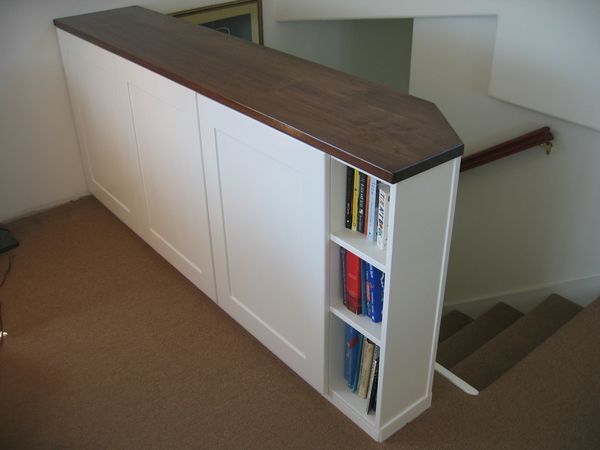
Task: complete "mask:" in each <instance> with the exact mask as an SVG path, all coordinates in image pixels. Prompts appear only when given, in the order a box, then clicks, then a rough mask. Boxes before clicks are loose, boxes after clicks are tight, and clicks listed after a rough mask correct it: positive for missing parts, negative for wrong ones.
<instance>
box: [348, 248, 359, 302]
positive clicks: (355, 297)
mask: <svg viewBox="0 0 600 450" xmlns="http://www.w3.org/2000/svg"><path fill="white" fill-rule="evenodd" d="M360 279H361V272H360V258H359V257H358V256H356V255H355V254H354V253H352V252H349V251H346V307H347V308H348V309H349V310H350V311H352V312H353V313H354V314H360V313H361V306H362V298H361V292H360V284H361V283H360Z"/></svg>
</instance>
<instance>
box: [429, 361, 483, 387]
mask: <svg viewBox="0 0 600 450" xmlns="http://www.w3.org/2000/svg"><path fill="white" fill-rule="evenodd" d="M435 371H436V372H437V373H439V374H440V375H441V376H443V377H444V378H446V379H447V380H448V381H450V383H452V384H453V385H455V386H456V387H457V388H459V389H461V390H462V391H464V392H465V393H466V394H469V395H479V391H478V390H477V389H475V388H474V387H473V386H471V385H470V384H469V383H467V382H466V381H465V380H463V379H462V378H460V377H458V376H456V375H454V374H453V373H452V372H450V371H449V370H448V369H446V368H445V367H444V366H442V365H441V364H439V363H437V362H436V363H435Z"/></svg>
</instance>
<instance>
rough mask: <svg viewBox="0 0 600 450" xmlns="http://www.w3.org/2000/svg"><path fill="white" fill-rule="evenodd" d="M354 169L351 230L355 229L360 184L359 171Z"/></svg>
mask: <svg viewBox="0 0 600 450" xmlns="http://www.w3.org/2000/svg"><path fill="white" fill-rule="evenodd" d="M352 170H353V171H354V181H353V182H352V231H356V230H357V228H356V227H357V225H358V189H359V186H360V172H359V171H358V170H357V169H352Z"/></svg>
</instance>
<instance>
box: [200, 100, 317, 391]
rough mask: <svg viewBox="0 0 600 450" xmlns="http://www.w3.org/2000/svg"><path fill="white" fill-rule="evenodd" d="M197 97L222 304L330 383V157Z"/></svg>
mask: <svg viewBox="0 0 600 450" xmlns="http://www.w3.org/2000/svg"><path fill="white" fill-rule="evenodd" d="M197 97H198V107H199V118H200V126H201V131H202V133H201V136H202V143H203V149H204V159H205V167H206V169H207V170H206V177H207V190H208V198H209V209H210V211H211V215H210V218H211V230H212V239H213V249H214V261H215V273H216V279H217V292H218V302H219V305H220V306H221V307H222V308H223V309H224V310H225V311H227V312H228V313H229V314H230V315H231V316H232V317H233V318H234V319H236V320H237V321H238V322H239V323H240V324H242V326H244V328H246V329H247V330H249V331H250V332H251V333H252V334H253V335H254V336H255V337H257V338H258V339H259V340H260V341H261V342H262V343H263V344H264V345H265V346H267V347H268V348H269V349H270V350H271V351H272V352H273V353H275V355H277V356H278V357H279V358H280V359H281V360H283V361H284V362H285V363H286V364H288V365H289V366H290V367H291V368H292V369H293V370H295V371H296V372H297V373H298V374H299V375H300V376H302V377H303V378H304V379H305V380H306V381H308V382H309V383H310V384H311V385H313V386H314V387H315V388H316V389H318V390H319V391H321V392H323V391H324V389H325V381H324V380H325V376H324V346H325V317H326V316H325V314H326V307H325V304H326V302H325V259H326V243H327V238H328V236H327V235H326V229H327V219H326V217H327V216H326V202H325V199H326V198H327V195H328V190H327V186H326V183H325V180H326V176H327V170H328V161H329V160H328V159H327V158H326V155H324V154H323V153H322V152H320V151H318V150H315V149H313V148H311V147H309V146H308V145H306V144H303V143H302V142H300V141H297V140H295V139H293V138H291V137H289V136H287V135H284V134H282V133H280V132H278V131H276V130H274V129H272V128H270V127H268V126H266V125H264V124H262V123H259V122H257V121H255V120H253V119H250V118H249V117H247V116H244V115H242V114H240V113H237V112H235V111H233V110H231V109H229V108H227V107H225V106H223V105H221V104H218V103H216V102H213V101H212V100H209V99H207V98H205V97H202V96H200V95H198V96H197Z"/></svg>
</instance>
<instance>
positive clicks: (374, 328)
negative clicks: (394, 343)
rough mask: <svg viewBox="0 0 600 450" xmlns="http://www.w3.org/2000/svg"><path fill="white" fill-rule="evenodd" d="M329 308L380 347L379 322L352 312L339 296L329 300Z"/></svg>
mask: <svg viewBox="0 0 600 450" xmlns="http://www.w3.org/2000/svg"><path fill="white" fill-rule="evenodd" d="M329 310H330V311H331V313H333V314H335V315H336V316H337V317H339V318H340V319H341V320H343V321H344V322H346V323H347V324H348V325H350V326H351V327H352V328H354V329H355V330H356V331H358V332H360V333H361V334H362V335H363V336H365V337H367V338H369V339H370V340H371V341H373V342H374V343H375V344H376V345H378V346H379V347H381V322H380V323H375V322H373V321H372V320H371V319H369V317H367V316H363V315H357V314H354V313H353V312H352V311H350V310H349V309H348V308H346V305H344V303H343V302H342V300H341V299H339V298H335V299H332V300H331V302H330V305H329Z"/></svg>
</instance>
